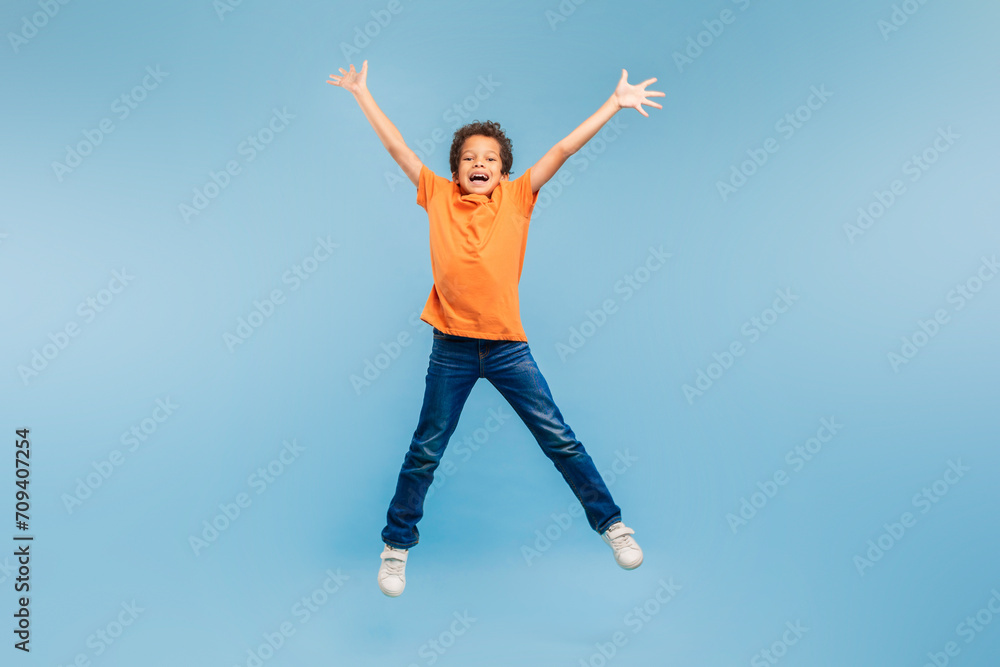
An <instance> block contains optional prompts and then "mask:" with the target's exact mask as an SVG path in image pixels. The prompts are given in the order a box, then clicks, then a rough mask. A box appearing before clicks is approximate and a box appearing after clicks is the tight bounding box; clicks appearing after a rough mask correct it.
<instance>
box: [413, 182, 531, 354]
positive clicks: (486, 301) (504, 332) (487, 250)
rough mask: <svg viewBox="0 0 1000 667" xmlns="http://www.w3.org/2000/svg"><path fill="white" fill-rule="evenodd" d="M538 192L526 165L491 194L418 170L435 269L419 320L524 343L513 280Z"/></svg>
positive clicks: (461, 333) (420, 199)
mask: <svg viewBox="0 0 1000 667" xmlns="http://www.w3.org/2000/svg"><path fill="white" fill-rule="evenodd" d="M537 199H538V193H532V191H531V169H528V171H526V172H524V174H522V175H521V176H519V177H518V178H516V179H514V180H512V181H500V183H498V184H497V186H496V188H494V190H493V192H492V194H491V195H490V196H489V197H487V196H486V195H480V194H468V195H462V191H461V190H460V189H459V187H458V184H456V183H454V182H452V181H450V180H448V179H447V178H444V177H443V176H438V175H437V174H435V173H434V172H432V171H431V170H430V169H428V168H427V166H426V165H425V166H423V167H422V168H421V169H420V178H419V181H418V182H417V204H419V205H420V206H423V207H424V209H426V210H427V217H428V218H429V221H430V247H431V270H432V272H433V275H434V285H433V286H432V287H431V293H430V296H428V297H427V303H426V304H425V305H424V311H423V312H422V313H421V314H420V319H421V320H423V321H424V322H427V323H428V324H430V325H431V326H433V327H436V328H438V329H440V330H441V331H443V332H445V333H447V334H452V335H455V336H468V337H470V338H488V339H491V340H514V341H524V342H527V340H528V337H527V336H526V335H525V333H524V329H523V328H522V327H521V310H520V305H519V303H518V298H517V285H518V283H519V282H520V281H521V267H522V266H523V265H524V249H525V247H526V246H527V243H528V223H529V221H530V219H531V210H532V209H533V208H534V206H535V202H536V201H537Z"/></svg>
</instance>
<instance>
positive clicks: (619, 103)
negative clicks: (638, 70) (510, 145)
mask: <svg viewBox="0 0 1000 667" xmlns="http://www.w3.org/2000/svg"><path fill="white" fill-rule="evenodd" d="M655 81H656V78H655V77H654V78H652V79H646V80H645V81H643V82H642V83H640V84H638V85H632V84H630V83H629V82H628V72H627V71H626V70H622V76H621V79H619V80H618V86H617V87H616V88H615V92H614V93H613V94H612V95H611V97H609V98H608V100H607V101H606V102H605V103H604V104H602V105H601V108H600V109H598V110H597V111H595V112H594V113H593V115H591V116H590V118H588V119H587V120H585V121H583V122H582V123H581V124H580V126H579V127H577V128H576V129H575V130H573V131H572V132H570V133H569V134H568V135H567V136H566V138H565V139H563V140H562V141H560V142H559V143H557V144H556V145H555V146H553V147H552V148H550V149H549V152H548V153H546V154H545V155H543V156H542V159H540V160H539V161H538V162H536V163H535V165H534V166H533V167H532V168H531V191H532V192H538V191H539V190H540V189H541V188H542V186H543V185H545V184H546V183H548V182H549V179H550V178H552V177H553V176H555V174H556V172H557V171H559V168H560V167H561V166H563V163H564V162H566V160H568V159H569V156H570V155H572V154H573V153H575V152H577V151H578V150H580V149H581V148H583V146H584V144H586V143H587V142H588V141H590V140H591V138H593V136H594V135H595V134H597V132H598V130H600V129H601V128H602V127H604V124H605V123H607V122H608V121H609V120H611V117H612V116H614V115H615V114H616V113H618V111H619V110H621V109H635V110H637V111H638V112H639V113H641V114H642V115H643V116H646V117H647V118H648V117H649V114H648V113H646V110H645V109H643V108H642V105H643V104H645V105H646V106H650V107H655V108H657V109H662V108H663V107H662V106H660V105H659V104H657V103H656V102H650V101H649V100H648V99H646V98H647V97H663V96H665V95H666V93H662V92H658V91H655V90H646V86H648V85H649V84H651V83H653V82H655Z"/></svg>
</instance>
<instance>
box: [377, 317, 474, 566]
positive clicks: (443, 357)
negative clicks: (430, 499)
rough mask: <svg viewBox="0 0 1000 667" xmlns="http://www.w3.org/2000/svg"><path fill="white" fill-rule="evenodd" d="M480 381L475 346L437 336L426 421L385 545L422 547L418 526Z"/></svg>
mask: <svg viewBox="0 0 1000 667" xmlns="http://www.w3.org/2000/svg"><path fill="white" fill-rule="evenodd" d="M478 379H479V358H478V355H477V348H476V343H475V340H474V339H472V338H463V337H460V336H449V335H447V334H443V333H441V332H439V331H438V330H437V329H435V330H434V341H433V347H432V348H431V356H430V363H429V364H428V368H427V378H426V383H425V387H424V402H423V406H422V407H421V408H420V419H419V420H418V422H417V428H416V430H415V431H414V432H413V439H412V440H411V441H410V448H409V450H408V451H407V452H406V456H405V457H404V458H403V466H402V468H401V469H400V471H399V479H398V480H397V482H396V493H395V495H394V496H393V498H392V502H391V503H390V504H389V511H388V512H387V514H386V520H387V523H386V526H385V528H384V529H383V530H382V541H383V542H385V543H386V544H388V545H390V546H392V547H395V548H397V549H409V548H410V547H412V546H414V545H416V544H417V542H419V541H420V533H419V532H418V531H417V522H418V521H420V519H421V517H423V515H424V497H425V496H426V495H427V489H428V488H429V487H430V485H431V482H433V481H434V471H435V470H436V469H437V467H438V464H439V463H440V462H441V457H442V456H443V455H444V450H445V447H447V445H448V440H449V439H450V438H451V435H452V433H454V431H455V427H456V426H457V425H458V418H459V416H460V415H461V413H462V408H463V407H464V406H465V401H466V399H467V398H468V397H469V393H470V392H471V391H472V387H473V385H475V384H476V380H478Z"/></svg>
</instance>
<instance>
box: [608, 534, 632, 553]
mask: <svg viewBox="0 0 1000 667" xmlns="http://www.w3.org/2000/svg"><path fill="white" fill-rule="evenodd" d="M611 546H612V547H613V548H614V550H615V551H621V550H622V549H624V548H626V547H628V548H630V549H631V548H634V542H633V540H632V535H631V534H629V533H624V534H622V535H619V536H618V537H612V538H611Z"/></svg>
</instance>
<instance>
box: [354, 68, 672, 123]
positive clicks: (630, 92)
mask: <svg viewBox="0 0 1000 667" xmlns="http://www.w3.org/2000/svg"><path fill="white" fill-rule="evenodd" d="M340 71H341V72H343V71H344V70H340ZM654 81H656V77H653V78H652V79H646V80H645V81H643V82H642V83H639V84H636V85H632V84H630V83H629V82H628V71H626V70H624V69H623V70H622V78H621V79H619V80H618V86H617V87H616V88H615V95H614V97H615V102H617V103H618V106H619V108H622V109H635V110H636V111H638V112H639V113H641V114H642V115H643V116H645V117H646V118H649V114H648V113H646V110H645V109H643V108H642V105H643V104H645V105H646V106H649V107H655V108H657V109H662V108H663V107H662V106H661V105H659V104H657V103H656V102H650V101H649V100H648V99H646V98H647V97H665V96H666V93H664V92H660V91H658V90H646V86H648V85H649V84H651V83H653V82H654Z"/></svg>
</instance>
